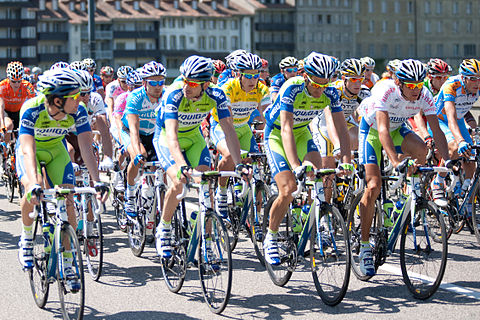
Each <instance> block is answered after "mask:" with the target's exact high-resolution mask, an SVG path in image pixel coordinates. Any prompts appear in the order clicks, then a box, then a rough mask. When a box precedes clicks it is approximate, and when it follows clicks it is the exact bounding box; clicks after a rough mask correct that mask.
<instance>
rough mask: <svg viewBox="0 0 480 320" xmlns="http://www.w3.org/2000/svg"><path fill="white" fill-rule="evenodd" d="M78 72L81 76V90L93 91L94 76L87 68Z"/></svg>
mask: <svg viewBox="0 0 480 320" xmlns="http://www.w3.org/2000/svg"><path fill="white" fill-rule="evenodd" d="M78 74H79V76H80V91H81V92H91V91H92V90H93V77H92V76H91V75H90V73H89V72H88V71H85V70H80V71H78Z"/></svg>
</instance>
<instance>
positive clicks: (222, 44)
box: [218, 36, 227, 50]
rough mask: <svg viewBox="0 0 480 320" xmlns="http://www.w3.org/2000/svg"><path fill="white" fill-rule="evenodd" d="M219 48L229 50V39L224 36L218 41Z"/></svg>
mask: <svg viewBox="0 0 480 320" xmlns="http://www.w3.org/2000/svg"><path fill="white" fill-rule="evenodd" d="M218 48H219V49H220V50H227V37H224V36H222V37H220V38H219V39H218Z"/></svg>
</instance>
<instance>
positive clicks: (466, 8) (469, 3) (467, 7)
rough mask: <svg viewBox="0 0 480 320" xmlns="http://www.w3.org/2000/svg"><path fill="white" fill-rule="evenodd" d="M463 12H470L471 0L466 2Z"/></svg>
mask: <svg viewBox="0 0 480 320" xmlns="http://www.w3.org/2000/svg"><path fill="white" fill-rule="evenodd" d="M465 12H466V13H467V14H472V2H471V1H469V2H467V6H466V7H465Z"/></svg>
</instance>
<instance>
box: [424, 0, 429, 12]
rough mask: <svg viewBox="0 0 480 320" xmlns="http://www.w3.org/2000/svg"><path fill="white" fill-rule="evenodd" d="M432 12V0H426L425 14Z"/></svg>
mask: <svg viewBox="0 0 480 320" xmlns="http://www.w3.org/2000/svg"><path fill="white" fill-rule="evenodd" d="M429 13H430V1H425V14H429Z"/></svg>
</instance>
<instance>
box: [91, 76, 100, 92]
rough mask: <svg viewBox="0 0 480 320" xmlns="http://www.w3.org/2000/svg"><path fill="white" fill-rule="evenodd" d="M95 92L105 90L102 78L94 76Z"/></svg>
mask: <svg viewBox="0 0 480 320" xmlns="http://www.w3.org/2000/svg"><path fill="white" fill-rule="evenodd" d="M92 77H93V90H92V91H93V92H97V91H98V90H100V89H103V82H102V78H100V76H99V75H97V74H93V76H92Z"/></svg>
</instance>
